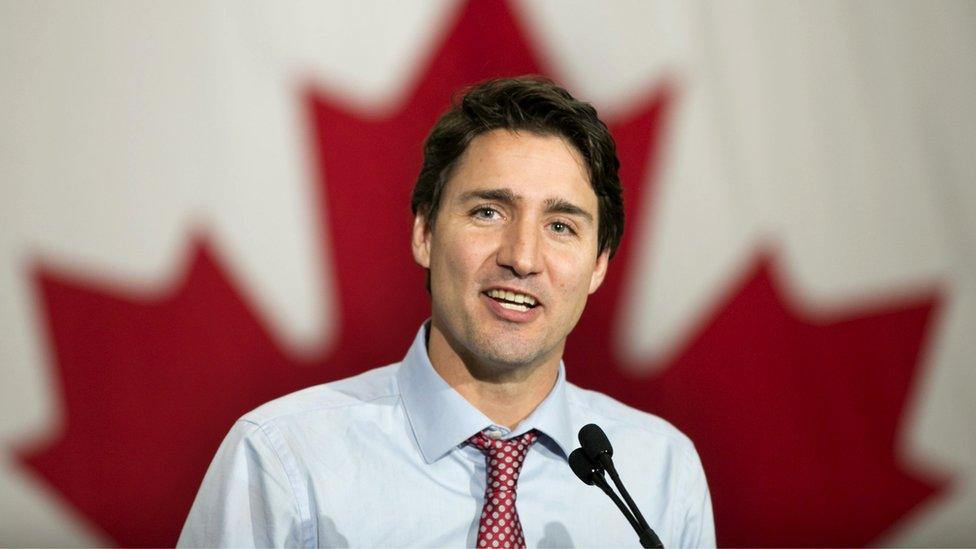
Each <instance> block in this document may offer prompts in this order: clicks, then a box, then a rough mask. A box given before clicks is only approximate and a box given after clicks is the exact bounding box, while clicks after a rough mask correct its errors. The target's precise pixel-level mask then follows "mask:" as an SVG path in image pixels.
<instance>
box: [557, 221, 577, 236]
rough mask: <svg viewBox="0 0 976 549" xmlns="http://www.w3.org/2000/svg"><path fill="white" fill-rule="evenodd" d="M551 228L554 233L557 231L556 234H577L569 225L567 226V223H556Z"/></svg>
mask: <svg viewBox="0 0 976 549" xmlns="http://www.w3.org/2000/svg"><path fill="white" fill-rule="evenodd" d="M551 227H552V230H553V231H555V232H557V233H559V234H574V233H575V231H573V228H572V227H570V226H569V225H567V224H565V223H563V222H561V221H556V222H554V223H553V224H552V225H551Z"/></svg>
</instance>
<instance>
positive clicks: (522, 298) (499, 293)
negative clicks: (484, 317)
mask: <svg viewBox="0 0 976 549" xmlns="http://www.w3.org/2000/svg"><path fill="white" fill-rule="evenodd" d="M488 295H489V296H490V297H494V298H495V299H504V300H505V301H511V302H513V303H525V304H526V305H528V306H530V307H531V306H534V305H535V299H532V298H531V297H530V296H527V295H525V294H517V293H515V292H508V291H505V290H488ZM520 310H521V309H520Z"/></svg>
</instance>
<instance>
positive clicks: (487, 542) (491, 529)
mask: <svg viewBox="0 0 976 549" xmlns="http://www.w3.org/2000/svg"><path fill="white" fill-rule="evenodd" d="M538 438H539V434H538V433H537V432H536V431H529V432H528V433H525V434H524V435H522V436H519V437H515V438H512V439H509V440H494V439H492V438H491V437H490V436H489V435H488V432H487V431H482V432H480V433H478V434H477V435H474V436H473V437H471V438H469V439H468V442H469V443H471V444H472V445H473V446H475V447H476V448H478V449H479V450H481V451H482V452H484V454H485V460H486V462H487V465H488V475H487V486H486V488H485V506H484V509H482V511H481V524H480V525H479V526H478V547H479V548H480V547H486V548H499V547H506V548H507V547H512V548H519V549H521V548H523V547H525V536H524V535H523V534H522V523H521V522H519V518H518V513H517V512H516V510H515V487H516V485H517V484H518V477H519V472H520V471H521V470H522V463H523V462H524V461H525V455H526V453H528V451H529V446H532V443H534V442H535V441H536V439H538Z"/></svg>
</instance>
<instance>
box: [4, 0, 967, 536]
mask: <svg viewBox="0 0 976 549" xmlns="http://www.w3.org/2000/svg"><path fill="white" fill-rule="evenodd" d="M974 58H976V4H972V3H963V2H958V3H956V2H937V3H923V2H904V3H902V2H898V3H893V2H859V3H854V2H758V1H756V2H753V1H750V2H735V3H724V2H723V3H719V2H716V3H707V2H663V1H656V2H644V1H633V2H624V1H620V2H570V1H563V0H544V1H543V0H538V1H515V0H511V1H508V2H504V1H500V0H470V1H456V0H436V1H420V0H416V1H400V2H380V1H373V2H356V3H353V2H330V3H324V2H323V3H314V2H310V3H304V2H302V3H291V4H285V5H278V4H271V3H261V2H238V3H224V2H216V1H213V2H193V3H190V2H170V3H162V2H159V3H129V2H122V1H118V2H115V1H104V2H97V3H94V2H93V3H60V2H32V3H27V2H7V1H5V2H3V3H0V64H2V65H0V67H2V75H3V76H2V78H0V100H2V101H0V128H2V132H0V228H2V231H0V372H2V378H0V379H2V384H0V436H2V439H0V449H2V451H0V456H2V458H0V545H54V546H57V545H125V546H132V545H141V546H145V545H153V546H155V545H171V544H173V543H175V541H176V538H177V536H178V533H179V530H180V528H181V526H182V522H183V519H184V518H185V516H186V513H187V512H188V510H189V506H190V503H191V502H192V499H193V497H194V495H195V492H196V489H197V487H198V486H199V482H200V480H201V479H202V476H203V473H204V471H205V470H206V467H207V465H208V463H209V460H210V458H211V457H212V455H213V452H214V451H215V450H216V448H217V445H218V444H219V442H220V440H221V438H222V437H223V435H224V434H225V433H226V431H227V429H228V428H229V427H230V425H231V423H232V422H233V421H234V419H235V418H237V417H238V416H240V415H241V414H242V413H244V412H246V411H247V410H249V409H251V408H253V407H255V406H257V405H258V404H260V403H262V402H265V401H267V400H270V399H272V398H275V397H277V396H280V395H283V394H286V393H288V392H291V391H293V390H297V389H299V388H301V387H305V386H308V385H312V384H316V383H323V382H327V381H331V380H335V379H339V378H342V377H346V376H349V375H352V374H355V373H358V372H361V371H364V370H366V369H369V368H372V367H375V366H379V365H382V364H386V363H389V362H393V361H396V360H399V359H400V358H401V357H402V355H403V353H404V352H405V350H406V348H407V346H408V345H409V343H410V340H411V338H412V336H413V334H414V333H415V331H416V329H417V326H418V325H419V323H420V322H421V321H422V320H423V319H424V318H425V317H426V316H427V315H428V312H429V305H428V302H427V299H428V298H427V295H426V293H425V292H424V290H423V274H422V272H421V270H420V269H419V268H418V267H416V266H414V265H413V262H412V260H411V258H410V254H409V227H410V223H411V217H410V211H409V195H410V190H411V188H412V185H413V182H414V178H415V176H416V173H417V171H418V169H419V166H420V158H421V157H420V144H421V141H422V140H423V138H424V136H425V135H426V132H427V130H428V129H429V128H430V126H431V125H432V124H433V122H434V120H435V119H436V117H437V115H438V114H439V113H440V112H441V111H443V110H444V109H445V108H446V107H447V105H448V102H449V99H450V97H451V94H452V93H453V92H455V91H456V90H458V89H460V88H462V87H464V86H465V85H468V84H471V83H473V82H476V81H479V80H482V79H485V78H488V77H494V76H504V75H517V74H526V73H534V74H545V75H548V76H551V77H553V78H554V79H556V80H557V81H559V82H560V83H562V84H563V85H565V86H566V87H567V88H569V89H570V90H571V91H573V92H574V93H575V94H576V95H577V96H578V97H581V98H583V99H586V100H589V101H591V102H592V103H594V104H595V105H596V106H597V108H598V109H599V110H600V112H601V115H602V116H603V118H604V119H605V120H606V121H607V122H608V125H609V126H610V127H611V130H612V132H613V133H614V136H615V138H616V139H617V143H618V148H619V154H620V157H621V162H622V170H621V174H622V178H623V180H624V183H625V185H626V189H627V190H626V199H627V216H628V218H627V219H628V229H627V234H626V236H625V239H624V242H623V245H622V247H621V249H620V251H619V253H618V254H617V256H616V257H615V259H614V260H613V261H612V262H611V267H610V274H609V275H608V277H607V279H606V282H605V284H604V286H603V287H602V288H601V289H600V290H599V291H598V292H597V294H595V295H594V296H593V297H592V298H591V300H590V303H589V305H588V308H587V311H586V313H584V317H583V319H582V320H581V322H580V324H579V325H578V327H577V329H576V331H575V332H574V334H573V336H571V338H570V343H569V346H568V349H567V354H566V362H567V368H568V374H569V378H570V380H572V381H574V382H576V383H578V384H580V385H583V386H586V387H590V388H594V389H598V390H601V391H603V392H606V393H608V394H610V395H613V396H614V397H616V398H618V399H620V400H622V401H623V402H626V403H627V404H630V405H632V406H635V407H638V408H640V409H643V410H646V411H649V412H652V413H655V414H658V415H660V416H663V417H664V418H666V419H668V420H669V421H671V422H672V423H674V424H675V425H677V426H678V427H679V428H680V429H682V430H683V431H684V432H686V433H687V434H688V435H690V436H691V437H692V439H693V440H694V441H695V443H696V445H697V447H698V449H699V452H700V454H701V457H702V460H703V462H704V465H705V470H706V474H707V475H708V478H709V484H710V487H711V491H712V498H713V505H714V510H715V521H716V530H717V536H718V542H719V544H720V545H724V546H863V545H973V544H976V522H974V521H973V520H972V518H973V517H974V516H976V477H974V475H976V429H974V428H973V424H974V422H976V399H974V398H973V392H974V390H976V368H974V366H976V359H974V357H976V337H974V336H976V185H974V181H976V149H974V147H976V104H974V102H973V98H974V97H976V69H974V68H973V67H974V65H973V63H972V60H973V59H974ZM567 474H570V473H569V469H568V468H567ZM631 490H632V492H634V493H635V494H639V493H640V487H639V486H634V487H631ZM339 497H341V495H340V496H339ZM608 505H609V502H608ZM635 543H636V540H635Z"/></svg>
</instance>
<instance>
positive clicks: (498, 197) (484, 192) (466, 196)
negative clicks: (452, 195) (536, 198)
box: [460, 189, 522, 204]
mask: <svg viewBox="0 0 976 549" xmlns="http://www.w3.org/2000/svg"><path fill="white" fill-rule="evenodd" d="M520 198H522V197H521V196H518V195H516V194H515V193H513V192H512V190H511V189H475V190H473V191H468V192H466V193H462V194H461V197H460V200H461V202H468V201H470V200H493V201H495V202H502V203H505V204H514V203H516V202H518V201H519V199H520Z"/></svg>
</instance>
